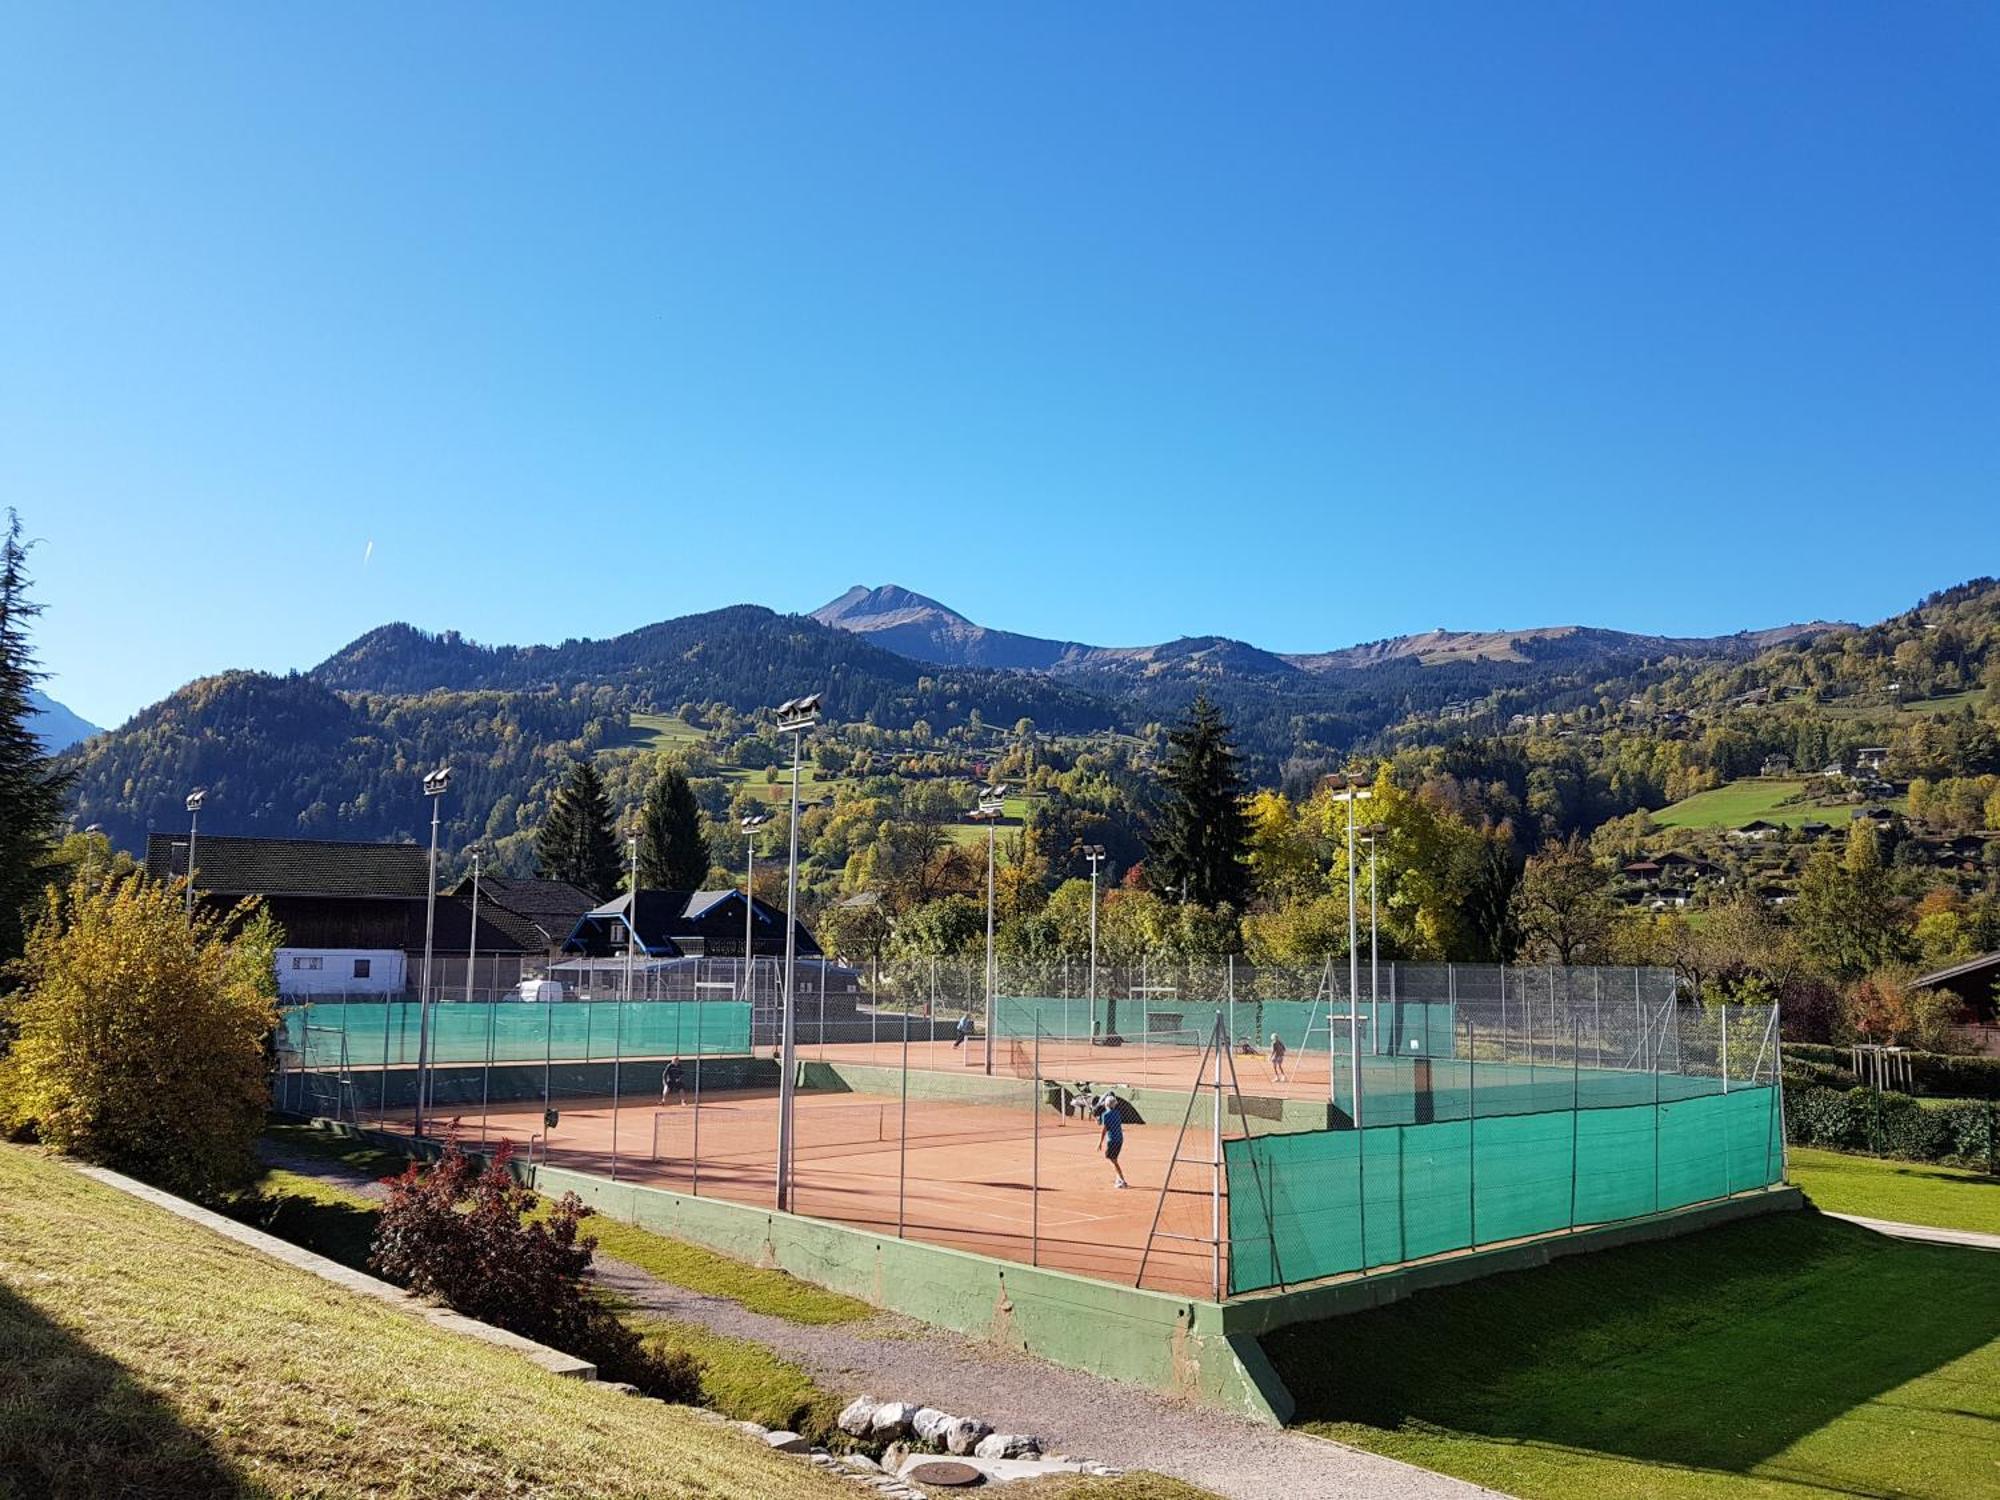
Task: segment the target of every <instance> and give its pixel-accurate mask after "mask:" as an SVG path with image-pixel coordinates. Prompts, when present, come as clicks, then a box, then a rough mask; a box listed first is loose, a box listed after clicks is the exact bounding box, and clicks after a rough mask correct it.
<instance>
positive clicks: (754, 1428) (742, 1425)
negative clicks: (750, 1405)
mask: <svg viewBox="0 0 2000 1500" xmlns="http://www.w3.org/2000/svg"><path fill="white" fill-rule="evenodd" d="M729 1425H730V1426H732V1427H734V1428H735V1429H736V1430H737V1431H738V1432H747V1433H749V1434H750V1436H752V1437H754V1438H760V1437H762V1436H763V1435H764V1434H765V1433H767V1432H769V1431H770V1430H771V1429H770V1428H768V1427H763V1426H759V1425H758V1424H757V1423H755V1422H732V1423H730V1424H729Z"/></svg>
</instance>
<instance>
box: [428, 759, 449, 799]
mask: <svg viewBox="0 0 2000 1500" xmlns="http://www.w3.org/2000/svg"><path fill="white" fill-rule="evenodd" d="M450 790H451V767H450V766H439V767H438V768H437V769H436V770H435V771H432V772H429V773H428V774H426V775H425V777H424V795H425V796H426V797H442V796H443V795H444V794H445V793H446V792H448V791H450Z"/></svg>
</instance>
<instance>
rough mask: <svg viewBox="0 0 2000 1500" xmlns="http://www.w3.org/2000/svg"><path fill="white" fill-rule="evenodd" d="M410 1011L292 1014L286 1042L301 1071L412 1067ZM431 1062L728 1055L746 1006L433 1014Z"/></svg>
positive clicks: (631, 1005) (343, 1009) (668, 1004)
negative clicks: (342, 1058)
mask: <svg viewBox="0 0 2000 1500" xmlns="http://www.w3.org/2000/svg"><path fill="white" fill-rule="evenodd" d="M421 1024H422V1023H421V1019H420V1017H419V1013H418V1007H417V1006H416V1004H415V1003H414V1002H403V1001H394V1002H391V1003H388V1004H374V1005H369V1004H361V1003H348V1004H337V1005H310V1006H304V1005H302V1006H297V1007H291V1008H288V1009H287V1010H286V1011H285V1012H284V1026H285V1043H286V1045H287V1046H288V1047H289V1049H290V1050H291V1052H292V1053H293V1055H294V1056H295V1057H298V1058H300V1059H302V1060H303V1061H304V1063H305V1064H306V1065H307V1066H329V1065H333V1064H335V1063H337V1062H338V1061H339V1060H340V1052H341V1050H342V1048H343V1047H344V1048H345V1051H346V1062H347V1064H348V1066H350V1067H356V1068H361V1067H381V1066H382V1065H383V1064H384V1063H385V1062H386V1064H387V1065H388V1066H390V1067H399V1066H405V1065H408V1066H414V1065H415V1064H416V1061H417V1048H418V1037H419V1031H420V1028H421ZM430 1027H431V1035H430V1057H431V1061H433V1062H436V1063H483V1062H485V1061H486V1060H487V1059H488V1058H491V1059H492V1060H493V1061H494V1062H542V1061H545V1060H547V1061H554V1062H592V1061H595V1062H610V1061H611V1060H613V1059H614V1058H618V1057H673V1056H682V1057H694V1056H710V1057H715V1056H729V1055H733V1054H739V1053H747V1052H749V1051H750V1005H749V1002H748V1001H740V1000H703V1001H675V1000H631V1001H615V1000H606V1001H570V1002H566V1003H563V1004H560V1005H547V1004H543V1005H531V1004H523V1003H521V1002H519V1001H512V1002H509V1001H497V1002H488V1003H484V1004H482V1003H474V1004H470V1005H467V1004H463V1003H460V1002H456V1001H453V1002H445V1003H440V1004H434V1005H433V1006H432V1007H431V1019H430Z"/></svg>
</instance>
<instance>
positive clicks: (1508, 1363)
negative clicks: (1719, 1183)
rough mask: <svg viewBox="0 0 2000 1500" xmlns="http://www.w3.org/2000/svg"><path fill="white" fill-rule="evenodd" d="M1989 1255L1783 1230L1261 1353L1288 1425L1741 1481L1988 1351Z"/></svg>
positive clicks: (1678, 1249) (1281, 1334)
mask: <svg viewBox="0 0 2000 1500" xmlns="http://www.w3.org/2000/svg"><path fill="white" fill-rule="evenodd" d="M1996 1271H2000V1263H1996V1261H1995V1258H1994V1256H1993V1254H1992V1253H1991V1252H1990V1251H1980V1250H1967V1249H1957V1248H1953V1247H1946V1246H1935V1245H1919V1244H1911V1243H1908V1242H1905V1241H1899V1240H1891V1239H1887V1238H1884V1237H1883V1236H1881V1235H1878V1234H1875V1233H1873V1232H1871V1231H1869V1230H1865V1229H1861V1228H1859V1227H1857V1226H1853V1225H1849V1224H1844V1223H1841V1222H1839V1221H1836V1220H1831V1219H1826V1218H1823V1217H1821V1216H1820V1215H1818V1214H1814V1213H1785V1214H1777V1215H1773V1216H1770V1217H1767V1218H1763V1219H1757V1220H1753V1221H1749V1222H1746V1223H1740V1224H1733V1225H1728V1226H1724V1227H1722V1228H1718V1229H1713V1230H1708V1231H1705V1232H1702V1233H1698V1234H1693V1235H1689V1236H1686V1237H1685V1238H1682V1239H1677V1240H1671V1241H1667V1242H1664V1243H1661V1244H1655V1245H1641V1246H1632V1247H1628V1248H1624V1249H1618V1250H1607V1251H1602V1252H1599V1253H1596V1254H1591V1255H1582V1256H1577V1257H1574V1258H1572V1259H1568V1260H1563V1261H1559V1262H1557V1263H1556V1264H1554V1265H1550V1266H1545V1267H1541V1268H1538V1269H1536V1270H1532V1271H1523V1272H1518V1273H1514V1274H1510V1275H1504V1276H1494V1277H1490V1278H1488V1279H1485V1280H1482V1281H1476V1282H1470V1283H1467V1284H1464V1285H1461V1286H1454V1287H1444V1288H1439V1289H1436V1290H1433V1291H1427V1292H1423V1293H1421V1294H1419V1295H1417V1296H1415V1297H1412V1298H1410V1299H1408V1300H1407V1301H1404V1302H1400V1303H1395V1304H1392V1305H1390V1306H1388V1307H1382V1308H1377V1309H1374V1310H1371V1311H1369V1312H1365V1313H1360V1314H1356V1315H1354V1316H1352V1317H1347V1318H1334V1319H1329V1320H1327V1321H1325V1322H1320V1323H1312V1324H1304V1325H1299V1326H1295V1327H1292V1328H1287V1329H1282V1330H1279V1331H1278V1332H1276V1333H1273V1334H1270V1335H1268V1336H1266V1338H1265V1340H1264V1345H1265V1348H1266V1350H1267V1351H1268V1352H1269V1354H1270V1356H1271V1358H1272V1360H1273V1362H1274V1363H1275V1364H1276V1365H1277V1367H1278V1370H1279V1372H1280V1373H1281V1374H1282V1375H1283V1376H1284V1378H1285V1381H1286V1383H1287V1384H1288V1385H1289V1387H1290V1388H1291V1390H1292V1393H1293V1395H1294V1396H1295V1397H1296V1398H1297V1401H1298V1406H1299V1410H1298V1414H1297V1417H1296V1418H1295V1420H1296V1421H1298V1422H1299V1423H1302V1424H1303V1423H1314V1422H1357V1423H1362V1424H1365V1425H1368V1426H1372V1427H1380V1428H1385V1429H1396V1428H1399V1427H1404V1426H1406V1425H1418V1426H1434V1427H1437V1428H1442V1429H1447V1430H1450V1431H1456V1432H1465V1433H1474V1434H1480V1435H1483V1436H1488V1437H1494V1438H1499V1439H1502V1440H1508V1441H1519V1442H1526V1443H1536V1444H1548V1445H1554V1446H1559V1447H1565V1448H1573V1449H1582V1450H1587V1451H1593V1452H1599V1453H1608V1454H1618V1455H1622V1456H1625V1457H1629V1458H1635V1459H1640V1460H1643V1461H1646V1462H1650V1463H1669V1464H1675V1465H1681V1466H1693V1467H1700V1468H1706V1469H1718V1470H1723V1471H1726V1472H1733V1473H1740V1472H1743V1471H1746V1470H1748V1469H1750V1468H1752V1467H1754V1466H1756V1465H1757V1464H1759V1463H1761V1462H1763V1461H1765V1460H1767V1459H1769V1458H1770V1457H1771V1456H1772V1455H1773V1454H1776V1453H1778V1452H1780V1451H1781V1450H1783V1449H1785V1448H1787V1447H1789V1446H1790V1445H1791V1444H1792V1443H1794V1442H1796V1441H1797V1440H1799V1439H1800V1438H1802V1437H1805V1436H1806V1435H1807V1434H1810V1433H1813V1432H1816V1431H1818V1430H1819V1429H1820V1428H1822V1427H1824V1426H1825V1425H1826V1424H1828V1423H1829V1422H1831V1421H1833V1420H1835V1419H1836V1418H1839V1417H1841V1416H1843V1415H1845V1414H1846V1413H1848V1412H1851V1411H1853V1410H1855V1409H1856V1408H1858V1407H1861V1406H1863V1405H1865V1404H1867V1403H1869V1402H1871V1401H1875V1400H1876V1399H1877V1398H1879V1397H1881V1396H1882V1395H1883V1394H1884V1393H1885V1392H1888V1391H1892V1390H1894V1389H1895V1388H1896V1387H1898V1386H1900V1385H1903V1384H1904V1383H1906V1382H1908V1381H1910V1380H1913V1379H1915V1378H1917V1377H1918V1376H1921V1375H1924V1374H1927V1373H1928V1372H1930V1371H1932V1370H1935V1369H1937V1368H1939V1367H1940V1366H1942V1365H1946V1364H1949V1363H1950V1362H1951V1361H1953V1360H1956V1359H1959V1358H1961V1357H1962V1356H1964V1355H1966V1354H1969V1353H1971V1352H1972V1351H1974V1350H1976V1349H1979V1348H1981V1347H1982V1346H1984V1345H1985V1344H1987V1343H1989V1342H1991V1341H1993V1340H1995V1339H1996V1338H2000V1274H1996Z"/></svg>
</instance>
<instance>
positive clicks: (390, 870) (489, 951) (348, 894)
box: [146, 833, 541, 1000]
mask: <svg viewBox="0 0 2000 1500" xmlns="http://www.w3.org/2000/svg"><path fill="white" fill-rule="evenodd" d="M186 872H187V840H186V839H185V838H184V837H178V836H176V835H173V834H165V833H155V834H153V835H151V836H150V837H149V838H148V839H147V841H146V873H147V874H149V875H151V876H153V877H154V878H155V879H167V878H170V877H175V876H180V875H184V874H185V873H186ZM429 886H430V851H429V850H428V849H427V848H425V847H424V846H423V845H421V844H363V843H350V842H343V841H340V840H336V839H258V838H231V837H228V836H226V835H215V836H210V837H201V838H197V839H196V841H195V893H196V896H197V898H198V899H199V900H200V901H201V902H202V904H203V905H204V906H206V907H207V908H208V909H209V910H211V911H214V912H218V913H220V912H226V911H228V910H229V909H230V908H232V907H234V906H235V905H236V904H237V903H238V902H239V901H241V900H243V899H244V898H245V897H256V898H259V899H261V900H262V901H263V902H264V905H265V907H266V908H267V909H268V910H269V911H270V913H271V916H272V918H273V919H274V920H275V921H276V922H277V923H278V925H279V926H280V927H281V928H283V929H284V934H285V945H284V946H283V947H282V948H280V949H279V950H278V994H279V997H280V998H281V999H285V1000H304V999H311V998H314V997H318V998H336V997H341V996H349V997H352V998H355V999H374V1000H379V999H384V998H397V997H409V998H414V996H415V992H416V990H417V989H418V987H419V986H420V984H421V982H422V977H423V963H424V927H425V920H426V915H427V907H428V902H427V899H426V898H427V896H428V893H429ZM436 923H437V925H436V930H435V934H434V936H433V940H432V955H431V984H432V987H433V991H434V992H438V991H442V992H443V993H444V994H445V995H447V996H450V997H452V998H457V997H459V996H462V995H463V994H464V992H465V978H466V965H467V962H468V960H470V961H471V962H472V963H473V964H474V966H475V967H474V973H473V979H474V994H475V997H476V998H482V999H483V998H487V997H488V996H489V995H492V994H494V993H496V992H503V991H506V990H510V989H512V988H513V987H514V986H516V985H517V984H519V983H520V979H521V967H522V963H523V960H524V959H528V958H532V957H536V956H539V954H540V951H541V942H540V939H539V935H538V934H537V933H536V932H535V930H534V929H533V928H532V927H531V926H529V925H528V924H526V923H524V922H522V921H521V920H520V919H519V918H517V917H514V916H512V915H511V914H510V913H508V912H506V911H504V910H502V909H499V908H497V907H491V906H488V905H486V904H484V903H482V904H481V906H480V909H479V921H478V926H477V930H476V938H477V941H476V942H475V941H474V939H475V929H474V925H473V918H472V903H471V901H470V899H469V898H468V899H460V898H459V897H457V896H454V895H441V896H439V897H438V899H437V908H436Z"/></svg>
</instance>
